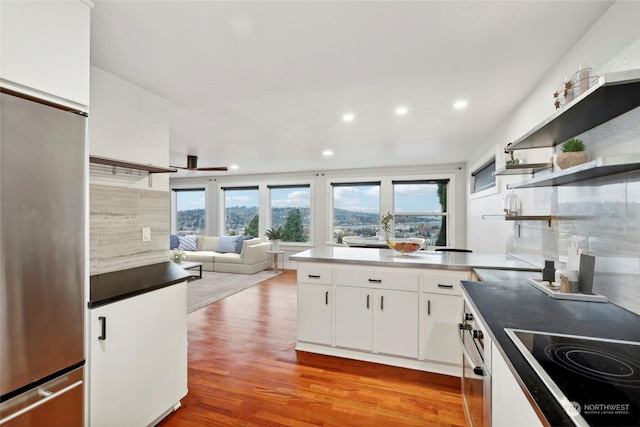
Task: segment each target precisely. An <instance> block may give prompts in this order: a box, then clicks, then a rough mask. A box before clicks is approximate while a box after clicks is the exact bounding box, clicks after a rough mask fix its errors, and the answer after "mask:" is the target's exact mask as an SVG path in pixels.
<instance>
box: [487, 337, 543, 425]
mask: <svg viewBox="0 0 640 427" xmlns="http://www.w3.org/2000/svg"><path fill="white" fill-rule="evenodd" d="M491 425H492V426H495V427H511V426H516V425H517V426H522V427H538V426H542V423H541V422H540V419H539V418H538V416H537V415H536V413H535V411H534V410H533V407H532V406H531V404H530V403H529V400H527V397H526V396H525V394H524V391H523V390H522V388H520V385H519V384H518V382H517V381H516V378H515V377H514V376H513V374H512V373H511V370H510V369H509V367H508V366H507V362H505V360H504V359H503V358H502V355H501V354H500V353H499V351H498V349H497V347H496V346H495V344H493V343H491Z"/></svg>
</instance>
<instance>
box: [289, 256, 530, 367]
mask: <svg viewBox="0 0 640 427" xmlns="http://www.w3.org/2000/svg"><path fill="white" fill-rule="evenodd" d="M290 259H291V260H294V261H297V262H298V269H297V270H298V336H297V343H296V349H297V350H299V351H309V352H314V353H320V354H326V355H332V356H338V357H345V358H351V359H358V360H364V361H369V362H375V363H382V364H388V365H392V366H400V367H405V368H410V369H418V370H424V371H429V372H435V373H440V374H446V375H453V376H460V374H461V370H462V368H461V359H462V358H461V354H460V346H459V343H458V323H459V322H460V315H461V313H462V297H461V288H460V282H461V281H462V280H469V279H471V278H472V269H474V268H480V267H483V268H490V269H500V270H523V271H537V272H539V271H540V269H539V267H536V266H533V265H531V264H528V263H526V262H523V261H520V260H518V259H516V258H513V257H510V256H506V255H499V254H473V253H459V252H428V251H419V252H417V253H413V254H410V255H401V254H399V253H397V252H394V251H392V250H391V249H369V248H347V247H344V248H343V247H317V248H313V249H310V250H307V251H304V252H301V253H299V254H295V255H293V256H291V257H290Z"/></svg>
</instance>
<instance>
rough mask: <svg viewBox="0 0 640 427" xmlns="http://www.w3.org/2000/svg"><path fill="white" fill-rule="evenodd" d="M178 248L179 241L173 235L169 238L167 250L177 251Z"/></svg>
mask: <svg viewBox="0 0 640 427" xmlns="http://www.w3.org/2000/svg"><path fill="white" fill-rule="evenodd" d="M178 246H180V239H178V236H177V235H175V234H172V235H171V236H169V250H171V251H172V250H174V249H177V248H178Z"/></svg>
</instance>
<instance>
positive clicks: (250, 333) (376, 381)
mask: <svg viewBox="0 0 640 427" xmlns="http://www.w3.org/2000/svg"><path fill="white" fill-rule="evenodd" d="M295 339H296V272H295V271H292V270H287V271H285V272H284V273H283V274H281V275H279V276H277V277H275V278H273V279H270V280H268V281H266V282H263V283H261V284H259V285H256V286H254V287H252V288H249V289H247V290H245V291H242V292H241V293H238V294H235V295H233V296H230V297H228V298H225V299H224V300H221V301H219V302H217V303H214V304H211V305H209V306H208V307H205V308H203V309H201V310H198V311H195V312H193V313H191V314H190V315H189V371H188V386H189V394H188V395H187V396H186V397H185V398H184V399H182V407H181V408H180V409H178V410H177V411H176V412H174V413H172V414H171V415H169V416H168V417H167V418H165V419H164V420H163V421H162V422H161V423H160V424H159V425H160V426H163V427H173V426H175V427H183V426H466V422H465V418H464V413H463V411H462V399H461V396H460V380H459V379H458V378H452V377H448V376H443V375H436V374H429V373H425V372H420V371H414V370H410V369H403V368H395V367H389V366H383V365H377V364H373V363H367V362H359V361H353V360H348V359H341V358H335V357H329V356H322V355H316V354H311V353H305V352H296V351H295V350H294V347H295Z"/></svg>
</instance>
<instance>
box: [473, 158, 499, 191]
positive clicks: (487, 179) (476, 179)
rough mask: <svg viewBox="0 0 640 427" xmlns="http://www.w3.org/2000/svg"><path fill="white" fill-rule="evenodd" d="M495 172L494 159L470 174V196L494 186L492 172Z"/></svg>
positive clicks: (494, 178) (494, 180) (494, 179)
mask: <svg viewBox="0 0 640 427" xmlns="http://www.w3.org/2000/svg"><path fill="white" fill-rule="evenodd" d="M495 170H496V159H495V157H494V158H492V159H491V161H490V162H489V163H485V164H484V165H483V166H482V167H480V168H479V169H477V170H476V171H474V172H472V173H471V194H475V193H479V192H480V191H483V190H487V189H489V188H493V187H495V186H496V177H495V176H493V172H494V171H495Z"/></svg>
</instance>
